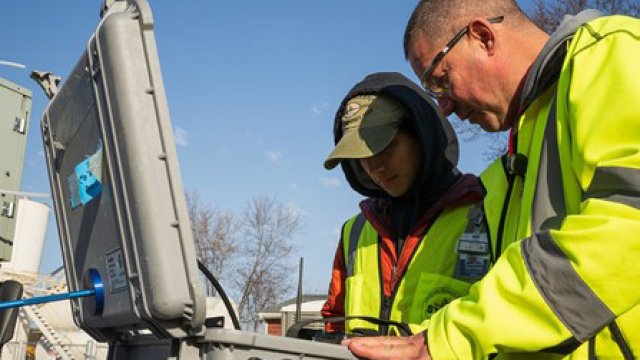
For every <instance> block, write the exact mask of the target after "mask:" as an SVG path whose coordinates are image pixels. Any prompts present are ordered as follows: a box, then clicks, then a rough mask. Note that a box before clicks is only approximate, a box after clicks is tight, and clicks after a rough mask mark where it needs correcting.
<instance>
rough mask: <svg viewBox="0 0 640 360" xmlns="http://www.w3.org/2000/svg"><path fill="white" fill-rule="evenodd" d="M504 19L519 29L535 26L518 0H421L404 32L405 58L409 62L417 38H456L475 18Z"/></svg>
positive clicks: (438, 39) (434, 39)
mask: <svg viewBox="0 0 640 360" xmlns="http://www.w3.org/2000/svg"><path fill="white" fill-rule="evenodd" d="M501 15H502V16H504V17H505V20H504V23H510V24H512V25H514V26H516V28H518V26H522V25H523V24H524V23H526V22H528V23H531V21H530V20H529V18H528V17H527V15H525V14H524V12H522V10H521V9H520V7H519V6H518V4H517V3H516V1H515V0H483V1H478V0H421V1H420V2H419V3H418V5H417V6H416V8H415V9H414V10H413V13H412V14H411V17H410V18H409V22H408V23H407V28H406V29H405V32H404V57H405V59H407V60H408V59H409V46H410V45H411V41H412V39H413V37H414V36H415V35H416V34H418V33H421V34H428V35H429V39H430V40H431V41H440V40H442V42H443V44H442V45H443V46H444V42H445V41H446V40H444V39H445V38H447V37H450V36H453V34H455V32H456V31H459V30H460V29H459V27H461V26H463V24H464V23H466V22H469V21H471V19H473V18H475V17H483V16H484V17H487V18H489V17H494V16H501Z"/></svg>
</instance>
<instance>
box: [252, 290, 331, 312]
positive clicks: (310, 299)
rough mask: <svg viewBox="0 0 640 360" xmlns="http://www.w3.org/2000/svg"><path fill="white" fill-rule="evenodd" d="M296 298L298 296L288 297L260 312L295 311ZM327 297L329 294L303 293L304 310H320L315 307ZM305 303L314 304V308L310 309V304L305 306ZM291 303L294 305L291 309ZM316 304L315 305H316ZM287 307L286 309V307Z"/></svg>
mask: <svg viewBox="0 0 640 360" xmlns="http://www.w3.org/2000/svg"><path fill="white" fill-rule="evenodd" d="M296 299H297V297H292V298H290V299H287V300H285V301H283V302H281V303H279V304H276V305H273V306H269V307H268V308H266V309H264V310H262V311H261V312H260V314H267V313H280V312H282V311H295V304H296ZM326 299H327V294H306V295H302V310H304V311H319V310H320V309H315V307H316V306H317V304H318V302H320V301H322V302H324V301H325V300H326ZM305 304H309V305H311V304H313V305H312V307H313V308H312V309H309V308H308V306H305ZM289 305H293V307H292V308H293V310H290V308H289ZM314 305H315V306H314ZM320 307H322V305H320ZM285 308H286V309H285Z"/></svg>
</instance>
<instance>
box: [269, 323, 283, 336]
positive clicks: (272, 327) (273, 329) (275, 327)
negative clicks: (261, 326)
mask: <svg viewBox="0 0 640 360" xmlns="http://www.w3.org/2000/svg"><path fill="white" fill-rule="evenodd" d="M267 334H269V335H276V336H282V324H281V323H280V319H269V320H267Z"/></svg>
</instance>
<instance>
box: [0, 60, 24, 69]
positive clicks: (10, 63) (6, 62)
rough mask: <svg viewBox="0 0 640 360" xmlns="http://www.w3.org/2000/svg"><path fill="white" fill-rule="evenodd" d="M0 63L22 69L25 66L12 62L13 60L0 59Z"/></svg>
mask: <svg viewBox="0 0 640 360" xmlns="http://www.w3.org/2000/svg"><path fill="white" fill-rule="evenodd" d="M0 65H6V66H12V67H16V68H19V69H24V68H25V67H26V66H24V65H22V64H19V63H17V62H13V61H4V60H0Z"/></svg>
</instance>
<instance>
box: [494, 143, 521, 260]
mask: <svg viewBox="0 0 640 360" xmlns="http://www.w3.org/2000/svg"><path fill="white" fill-rule="evenodd" d="M506 161H507V155H505V156H503V157H502V169H503V170H504V172H505V174H506V176H507V184H508V185H507V194H506V196H505V198H504V202H503V204H502V212H501V214H500V223H499V224H498V234H497V240H496V259H495V260H496V261H497V260H498V258H499V257H500V255H501V254H502V237H503V236H504V222H505V221H506V218H507V210H508V208H509V202H510V200H511V192H512V191H513V185H514V183H515V179H516V175H513V174H510V173H509V171H507V165H506Z"/></svg>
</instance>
